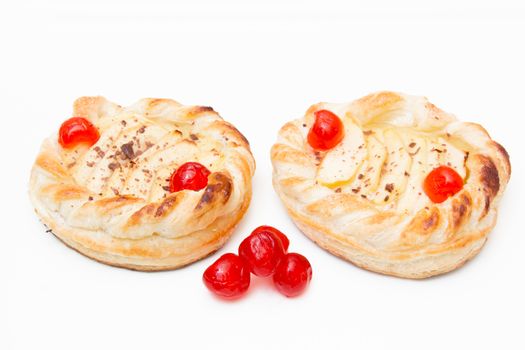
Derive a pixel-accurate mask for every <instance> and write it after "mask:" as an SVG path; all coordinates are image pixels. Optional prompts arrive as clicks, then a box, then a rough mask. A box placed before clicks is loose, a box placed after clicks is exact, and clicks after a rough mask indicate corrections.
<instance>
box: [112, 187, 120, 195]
mask: <svg viewBox="0 0 525 350" xmlns="http://www.w3.org/2000/svg"><path fill="white" fill-rule="evenodd" d="M111 190H112V191H113V193H114V194H115V196H118V195H119V192H118V190H117V189H116V188H115V187H111Z"/></svg>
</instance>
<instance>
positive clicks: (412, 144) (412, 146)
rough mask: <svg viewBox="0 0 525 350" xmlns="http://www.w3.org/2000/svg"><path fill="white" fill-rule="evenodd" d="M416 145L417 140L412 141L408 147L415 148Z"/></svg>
mask: <svg viewBox="0 0 525 350" xmlns="http://www.w3.org/2000/svg"><path fill="white" fill-rule="evenodd" d="M415 146H416V143H415V142H410V144H409V145H408V147H410V148H414V147H415Z"/></svg>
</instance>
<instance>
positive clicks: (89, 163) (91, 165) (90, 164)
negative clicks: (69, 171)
mask: <svg viewBox="0 0 525 350" xmlns="http://www.w3.org/2000/svg"><path fill="white" fill-rule="evenodd" d="M86 165H87V166H88V167H90V168H93V167H94V166H95V162H86Z"/></svg>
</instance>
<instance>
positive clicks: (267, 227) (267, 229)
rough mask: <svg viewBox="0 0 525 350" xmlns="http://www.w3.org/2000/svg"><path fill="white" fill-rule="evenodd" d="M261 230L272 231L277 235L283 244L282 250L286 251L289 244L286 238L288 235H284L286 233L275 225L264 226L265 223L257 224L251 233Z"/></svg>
mask: <svg viewBox="0 0 525 350" xmlns="http://www.w3.org/2000/svg"><path fill="white" fill-rule="evenodd" d="M263 231H268V232H272V233H273V234H275V235H276V236H277V237H279V239H280V240H281V243H282V244H283V248H284V252H287V251H288V247H289V246H290V240H289V239H288V237H286V235H285V234H284V233H282V232H281V231H279V230H278V229H276V228H275V227H272V226H265V225H263V226H259V227H257V228H256V229H255V230H253V232H252V235H253V234H256V233H259V232H263Z"/></svg>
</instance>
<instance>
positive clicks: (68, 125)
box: [58, 117, 100, 148]
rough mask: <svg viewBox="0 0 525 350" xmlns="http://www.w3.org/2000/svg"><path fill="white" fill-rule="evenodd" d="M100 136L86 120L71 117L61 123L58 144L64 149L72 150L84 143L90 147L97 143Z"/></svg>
mask: <svg viewBox="0 0 525 350" xmlns="http://www.w3.org/2000/svg"><path fill="white" fill-rule="evenodd" d="M99 138H100V134H99V132H98V130H97V128H96V127H95V126H94V125H93V124H92V123H91V122H90V121H89V120H87V119H86V118H82V117H73V118H70V119H68V120H66V121H65V122H63V123H62V125H61V126H60V130H59V131H58V143H60V145H61V146H62V147H64V148H72V147H75V146H76V145H78V144H81V143H84V144H87V145H88V146H92V145H94V144H95V143H97V141H98V139H99Z"/></svg>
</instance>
